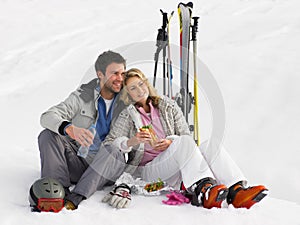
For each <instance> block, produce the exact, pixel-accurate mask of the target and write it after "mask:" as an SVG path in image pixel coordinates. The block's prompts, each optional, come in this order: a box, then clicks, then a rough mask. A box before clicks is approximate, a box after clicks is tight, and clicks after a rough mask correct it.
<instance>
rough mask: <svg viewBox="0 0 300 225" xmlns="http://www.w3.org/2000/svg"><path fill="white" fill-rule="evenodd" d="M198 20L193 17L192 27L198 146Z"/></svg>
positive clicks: (195, 133)
mask: <svg viewBox="0 0 300 225" xmlns="http://www.w3.org/2000/svg"><path fill="white" fill-rule="evenodd" d="M198 19H199V17H193V25H192V42H193V67H194V140H195V142H196V144H197V146H199V145H200V130H199V118H198V117H199V105H198V104H199V93H198V89H199V86H198V73H197V32H198Z"/></svg>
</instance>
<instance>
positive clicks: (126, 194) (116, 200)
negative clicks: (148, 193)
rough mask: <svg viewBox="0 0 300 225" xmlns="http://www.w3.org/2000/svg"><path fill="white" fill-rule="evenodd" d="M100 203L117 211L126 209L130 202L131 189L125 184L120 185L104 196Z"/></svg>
mask: <svg viewBox="0 0 300 225" xmlns="http://www.w3.org/2000/svg"><path fill="white" fill-rule="evenodd" d="M102 202H104V203H108V204H109V205H111V206H112V207H114V208H117V209H121V208H127V207H128V206H129V204H130V202H131V189H130V187H129V186H128V185H127V184H124V183H122V184H120V185H118V186H116V187H115V188H114V189H113V190H112V191H110V192H109V193H108V194H107V195H106V196H104V198H103V199H102Z"/></svg>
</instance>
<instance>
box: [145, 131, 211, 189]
mask: <svg viewBox="0 0 300 225" xmlns="http://www.w3.org/2000/svg"><path fill="white" fill-rule="evenodd" d="M205 177H213V174H212V173H211V171H210V169H209V167H208V165H207V163H206V161H205V159H204V158H203V156H202V154H201V152H200V151H199V149H198V148H197V146H196V144H195V142H194V140H193V138H192V137H190V136H187V135H183V136H180V137H178V138H177V139H175V140H174V141H173V143H172V144H171V145H170V146H169V148H168V149H166V150H165V151H164V152H162V153H161V154H160V155H158V156H157V157H156V158H155V159H154V160H153V161H151V162H150V163H148V164H146V165H145V167H144V168H143V170H142V178H143V179H144V180H148V181H154V180H157V179H158V178H161V179H162V180H164V181H166V182H167V183H168V184H170V185H172V186H174V187H176V188H178V185H179V184H180V182H181V180H182V181H183V183H184V184H185V186H186V187H189V186H191V185H192V184H194V183H195V182H197V181H198V180H200V179H202V178H205Z"/></svg>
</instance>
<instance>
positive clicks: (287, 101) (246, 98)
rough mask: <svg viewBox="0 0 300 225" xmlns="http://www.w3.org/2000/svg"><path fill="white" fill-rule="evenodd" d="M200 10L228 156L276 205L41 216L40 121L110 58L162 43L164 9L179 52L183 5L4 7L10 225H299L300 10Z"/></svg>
mask: <svg viewBox="0 0 300 225" xmlns="http://www.w3.org/2000/svg"><path fill="white" fill-rule="evenodd" d="M194 3H195V7H194V15H200V16H201V20H200V29H199V48H198V52H199V57H200V59H201V60H202V62H204V63H205V64H206V65H207V66H208V68H209V70H210V72H211V73H212V74H213V76H214V78H215V80H216V82H217V84H218V86H219V88H220V90H221V92H222V96H223V98H224V103H225V111H226V132H225V133H226V135H225V139H224V145H225V146H226V148H227V150H228V151H229V153H230V154H231V156H232V157H233V158H234V159H235V161H236V162H237V163H238V164H239V166H240V167H241V169H242V170H243V171H244V173H245V175H246V176H247V177H248V178H249V181H250V183H252V184H256V183H261V184H265V185H266V186H267V187H268V188H269V189H270V194H269V197H267V198H266V199H264V200H263V201H262V202H261V204H259V205H257V206H255V207H253V208H252V209H251V210H244V209H239V210H237V209H234V208H228V209H227V208H226V209H221V210H217V209H214V210H205V209H202V208H195V207H192V206H189V205H186V206H181V207H168V206H165V205H162V204H161V200H162V199H163V198H164V197H163V196H161V197H157V198H153V197H152V198H146V197H141V196H139V197H136V196H134V197H133V201H132V204H131V206H130V208H129V209H126V210H113V209H111V208H109V207H108V206H106V205H104V204H102V203H100V199H101V197H102V195H103V194H104V193H103V192H97V193H96V194H95V195H94V196H93V197H92V198H90V199H89V200H87V201H85V202H84V203H83V204H82V205H80V208H79V209H78V210H77V211H74V212H69V211H66V210H63V211H62V212H61V213H59V214H49V213H41V214H38V213H31V212H30V209H29V206H28V201H27V196H28V190H29V187H30V185H31V184H32V182H33V181H34V180H35V179H37V178H38V177H39V169H40V167H39V154H38V149H37V135H38V133H39V132H40V131H41V127H40V125H39V116H40V114H41V113H42V112H43V111H44V110H46V109H47V108H48V107H50V106H51V105H53V104H56V103H58V102H59V101H61V100H63V99H64V98H65V97H67V95H68V94H69V93H70V92H71V91H72V90H74V89H75V88H76V87H77V86H78V85H79V83H80V82H81V80H82V78H83V77H84V75H85V74H86V73H87V71H89V69H90V68H91V66H92V64H93V62H94V61H95V59H96V57H97V56H98V54H99V53H101V52H102V51H104V50H107V49H116V48H118V47H120V46H124V45H127V44H130V43H135V42H140V41H155V39H156V34H157V29H158V28H159V27H160V26H161V15H160V12H159V9H160V8H162V9H164V10H165V11H168V12H170V11H172V10H175V16H174V18H173V20H172V23H171V30H172V34H171V42H172V43H174V44H178V41H177V40H178V18H177V15H176V14H177V12H176V10H177V9H176V7H177V4H178V2H176V1H171V0H168V1H158V0H154V1H151V2H147V3H145V2H143V1H138V0H126V1H122V2H118V3H117V2H113V1H111V2H104V1H97V0H87V1H79V0H72V1H71V0H65V1H58V0H52V1H38V0H11V1H7V0H0V32H1V35H0V105H1V113H0V124H1V127H2V130H1V132H0V134H1V135H0V136H1V144H2V156H1V164H0V169H1V172H0V174H1V178H2V182H1V188H0V190H1V198H2V204H1V206H0V209H1V211H0V212H1V224H20V223H22V224H52V223H56V224H67V223H68V224H69V223H74V224H77V223H78V224H82V223H85V224H92V223H94V221H99V222H100V221H101V223H104V224H117V223H122V224H132V225H133V224H143V225H146V224H166V223H168V224H199V223H208V224H220V223H222V224H241V223H242V224H298V225H299V224H300V219H299V218H297V216H296V215H297V214H298V213H299V211H300V206H299V203H300V196H299V190H300V179H299V171H300V166H299V161H300V154H299V152H298V151H299V147H298V146H299V144H298V133H299V132H298V130H299V128H300V107H299V100H298V96H299V95H300V89H299V88H298V83H299V81H300V79H299V74H298V73H299V71H300V64H299V62H298V61H299V57H300V45H299V40H300V15H299V8H300V3H299V1H296V0H260V1H259V0H248V1H246V0H228V1H226V3H225V1H219V0H211V1H202V0H200V1H197V2H194ZM141 66H142V65H141ZM148 66H149V65H148ZM150 67H151V70H149V72H148V73H150V72H151V71H152V68H153V67H152V65H150ZM204 106H205V104H204V105H202V109H201V110H202V114H201V121H200V123H201V134H202V137H203V138H204V139H205V137H208V136H209V131H208V130H209V122H207V121H206V120H205V116H206V114H209V112H207V109H206V108H205V107H204ZM203 118H204V119H203ZM206 128H207V129H206ZM150 209H151V212H150ZM296 213H297V214H296Z"/></svg>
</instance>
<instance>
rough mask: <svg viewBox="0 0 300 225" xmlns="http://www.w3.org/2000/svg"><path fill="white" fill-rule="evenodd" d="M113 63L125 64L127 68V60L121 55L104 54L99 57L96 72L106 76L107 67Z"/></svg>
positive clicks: (113, 53)
mask: <svg viewBox="0 0 300 225" xmlns="http://www.w3.org/2000/svg"><path fill="white" fill-rule="evenodd" d="M111 63H118V64H121V63H122V64H123V65H124V67H126V60H125V59H124V58H123V56H121V55H120V54H119V53H116V52H113V51H110V50H108V51H106V52H103V53H102V54H101V55H99V56H98V59H97V60H96V62H95V69H96V71H100V72H102V73H103V74H104V75H105V72H106V67H107V66H108V65H109V64H111Z"/></svg>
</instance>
